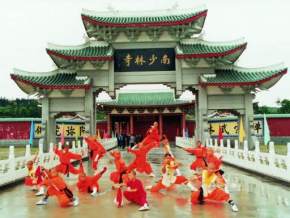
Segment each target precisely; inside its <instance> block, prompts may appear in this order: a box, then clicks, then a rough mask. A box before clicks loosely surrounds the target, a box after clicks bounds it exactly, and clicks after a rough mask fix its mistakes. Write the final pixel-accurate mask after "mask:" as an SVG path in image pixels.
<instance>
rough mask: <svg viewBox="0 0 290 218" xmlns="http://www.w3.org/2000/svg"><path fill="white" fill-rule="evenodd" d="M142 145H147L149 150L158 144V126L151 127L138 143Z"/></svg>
mask: <svg viewBox="0 0 290 218" xmlns="http://www.w3.org/2000/svg"><path fill="white" fill-rule="evenodd" d="M140 144H141V145H142V146H141V147H143V146H146V147H149V148H150V150H151V149H152V148H155V147H159V145H160V136H159V131H158V127H151V128H150V129H149V130H148V131H147V134H146V136H145V138H144V139H143V140H142V142H141V143H140Z"/></svg>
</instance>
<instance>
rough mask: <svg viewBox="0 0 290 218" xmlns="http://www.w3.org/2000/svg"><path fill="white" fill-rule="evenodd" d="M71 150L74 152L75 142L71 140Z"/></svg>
mask: <svg viewBox="0 0 290 218" xmlns="http://www.w3.org/2000/svg"><path fill="white" fill-rule="evenodd" d="M72 151H73V152H75V151H76V142H75V141H72Z"/></svg>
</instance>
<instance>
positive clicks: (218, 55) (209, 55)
mask: <svg viewBox="0 0 290 218" xmlns="http://www.w3.org/2000/svg"><path fill="white" fill-rule="evenodd" d="M246 47H247V43H244V44H242V45H240V46H238V47H236V48H233V49H230V50H227V51H225V52H218V53H203V54H201V53H192V54H176V58H177V59H201V58H223V57H227V56H230V55H234V57H232V58H231V59H230V60H229V61H231V62H235V61H236V60H237V59H238V58H239V57H240V56H241V54H242V53H243V51H244V50H245V49H246Z"/></svg>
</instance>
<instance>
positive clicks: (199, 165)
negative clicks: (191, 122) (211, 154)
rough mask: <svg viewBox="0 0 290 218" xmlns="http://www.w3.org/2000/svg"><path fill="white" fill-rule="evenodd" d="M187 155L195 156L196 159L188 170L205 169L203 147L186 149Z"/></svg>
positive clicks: (204, 150)
mask: <svg viewBox="0 0 290 218" xmlns="http://www.w3.org/2000/svg"><path fill="white" fill-rule="evenodd" d="M185 150H186V151H187V152H188V153H190V154H193V155H195V157H196V159H195V161H193V162H192V164H191V165H190V169H192V170H196V169H204V168H205V167H206V159H205V158H206V151H207V149H206V148H205V147H197V148H187V149H185Z"/></svg>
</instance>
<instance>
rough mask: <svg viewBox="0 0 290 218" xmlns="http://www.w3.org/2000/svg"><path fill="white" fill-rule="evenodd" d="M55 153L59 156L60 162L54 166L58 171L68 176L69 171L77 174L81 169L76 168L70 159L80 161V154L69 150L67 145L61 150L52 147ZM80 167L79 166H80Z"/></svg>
mask: <svg viewBox="0 0 290 218" xmlns="http://www.w3.org/2000/svg"><path fill="white" fill-rule="evenodd" d="M54 152H55V154H56V155H57V156H58V157H59V161H60V164H58V165H57V166H56V170H57V172H59V173H63V174H65V175H67V176H69V173H72V174H79V173H80V172H81V169H76V168H75V167H74V166H73V165H72V164H71V161H72V160H79V161H82V155H80V154H75V153H72V152H70V151H69V147H68V146H65V147H64V148H63V149H62V150H59V149H58V148H57V147H56V146H55V147H54ZM80 168H81V167H80Z"/></svg>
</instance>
